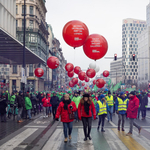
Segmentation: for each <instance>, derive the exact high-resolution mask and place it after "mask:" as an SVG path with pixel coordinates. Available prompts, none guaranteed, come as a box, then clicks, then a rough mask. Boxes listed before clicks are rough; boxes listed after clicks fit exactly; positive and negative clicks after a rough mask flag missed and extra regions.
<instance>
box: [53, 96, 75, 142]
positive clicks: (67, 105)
mask: <svg viewBox="0 0 150 150" xmlns="http://www.w3.org/2000/svg"><path fill="white" fill-rule="evenodd" d="M76 110H77V109H76V105H75V103H74V102H73V101H71V99H70V98H69V94H65V95H64V99H63V100H62V102H60V104H59V106H58V109H57V112H56V115H55V119H56V121H58V119H59V116H61V122H63V130H64V137H65V140H64V142H65V143H66V142H67V141H68V139H67V137H68V135H67V128H68V129H69V133H68V134H69V140H71V133H72V128H73V120H74V119H73V118H71V117H70V114H72V113H73V112H75V111H76Z"/></svg>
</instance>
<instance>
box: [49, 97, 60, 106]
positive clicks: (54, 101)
mask: <svg viewBox="0 0 150 150" xmlns="http://www.w3.org/2000/svg"><path fill="white" fill-rule="evenodd" d="M50 103H51V104H52V107H57V106H58V105H59V98H58V97H57V96H53V97H51V100H50Z"/></svg>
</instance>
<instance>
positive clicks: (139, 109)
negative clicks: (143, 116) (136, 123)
mask: <svg viewBox="0 0 150 150" xmlns="http://www.w3.org/2000/svg"><path fill="white" fill-rule="evenodd" d="M140 111H141V108H140V107H139V108H138V116H137V118H139V117H140Z"/></svg>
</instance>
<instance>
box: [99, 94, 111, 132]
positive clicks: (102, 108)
mask: <svg viewBox="0 0 150 150" xmlns="http://www.w3.org/2000/svg"><path fill="white" fill-rule="evenodd" d="M109 111H110V110H109V107H108V104H107V103H106V99H105V95H103V94H101V95H100V100H98V101H97V104H96V112H97V113H98V117H99V122H98V127H97V130H98V131H99V127H100V124H101V122H102V128H101V132H105V130H104V123H105V117H106V116H107V112H109Z"/></svg>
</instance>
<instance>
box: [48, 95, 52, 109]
mask: <svg viewBox="0 0 150 150" xmlns="http://www.w3.org/2000/svg"><path fill="white" fill-rule="evenodd" d="M50 101H51V98H50V97H48V102H49V105H48V107H51V106H52V104H51V103H50Z"/></svg>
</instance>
